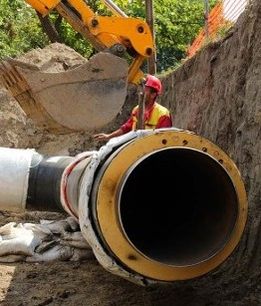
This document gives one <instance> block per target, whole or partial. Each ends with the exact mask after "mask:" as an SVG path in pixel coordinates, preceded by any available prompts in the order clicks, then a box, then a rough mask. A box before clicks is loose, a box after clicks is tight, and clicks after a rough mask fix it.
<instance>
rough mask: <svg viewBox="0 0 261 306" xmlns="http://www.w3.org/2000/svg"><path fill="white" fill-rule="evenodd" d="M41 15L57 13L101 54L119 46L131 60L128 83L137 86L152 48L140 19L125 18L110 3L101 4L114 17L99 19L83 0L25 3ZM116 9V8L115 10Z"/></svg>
mask: <svg viewBox="0 0 261 306" xmlns="http://www.w3.org/2000/svg"><path fill="white" fill-rule="evenodd" d="M25 1H26V2H27V3H28V4H30V5H31V6H32V7H33V8H34V9H35V10H37V11H38V12H39V13H40V14H41V15H42V16H47V15H48V14H49V13H50V12H51V11H52V10H55V11H57V12H58V13H59V14H60V15H61V16H62V17H63V18H64V19H66V20H67V21H68V22H69V23H70V24H71V26H72V27H73V28H74V29H75V30H76V31H77V32H79V33H81V34H82V35H83V37H85V38H86V39H87V40H88V41H90V42H91V43H92V44H93V46H94V47H95V48H96V49H97V50H98V51H102V50H105V49H108V48H112V47H113V46H115V45H122V46H124V47H125V48H126V50H127V51H128V52H129V53H130V54H131V55H132V56H133V57H134V60H133V63H132V64H131V65H130V67H129V72H128V82H129V83H138V82H139V81H140V79H141V77H142V72H141V71H140V66H141V65H142V63H143V61H144V60H145V59H146V58H148V57H149V56H151V54H152V52H153V50H154V46H153V37H152V34H151V31H150V28H149V26H148V24H147V23H146V22H145V21H143V20H142V19H139V18H128V17H127V16H126V15H125V14H124V13H123V12H122V11H121V10H120V9H118V7H117V6H116V5H115V4H114V3H113V2H112V1H111V0H104V1H103V2H104V4H105V5H106V6H107V7H108V8H109V9H110V10H112V12H113V14H114V16H98V15H97V14H95V13H94V12H93V10H92V9H91V8H90V7H89V6H88V5H87V3H86V2H85V1H84V0H67V1H61V0H25ZM115 8H116V9H115Z"/></svg>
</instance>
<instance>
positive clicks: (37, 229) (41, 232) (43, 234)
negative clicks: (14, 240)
mask: <svg viewBox="0 0 261 306" xmlns="http://www.w3.org/2000/svg"><path fill="white" fill-rule="evenodd" d="M23 227H24V228H25V229H27V230H31V231H32V232H33V233H34V235H35V236H37V237H38V238H39V239H41V240H42V241H44V240H48V239H49V240H50V239H51V238H52V236H53V233H52V232H51V230H50V229H49V228H48V227H47V226H44V225H41V224H34V223H24V224H23Z"/></svg>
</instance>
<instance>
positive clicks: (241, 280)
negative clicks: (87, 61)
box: [0, 0, 261, 306]
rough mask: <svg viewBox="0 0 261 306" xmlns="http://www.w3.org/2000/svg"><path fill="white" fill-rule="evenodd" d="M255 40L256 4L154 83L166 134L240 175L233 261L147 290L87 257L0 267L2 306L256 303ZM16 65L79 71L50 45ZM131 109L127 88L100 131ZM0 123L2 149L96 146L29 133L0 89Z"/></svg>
mask: <svg viewBox="0 0 261 306" xmlns="http://www.w3.org/2000/svg"><path fill="white" fill-rule="evenodd" d="M260 33H261V3H260V2H259V0H256V1H254V2H253V3H252V4H251V6H249V8H248V9H247V10H246V11H245V13H244V14H243V15H242V16H241V17H240V18H239V20H238V22H237V24H236V25H235V27H234V28H233V29H232V30H231V31H230V32H229V33H228V36H227V37H225V38H223V39H222V40H220V41H217V42H215V43H213V44H211V45H209V46H207V47H206V48H204V49H203V50H201V51H200V52H199V53H198V54H197V55H196V56H194V57H193V58H192V59H190V60H187V61H186V62H185V63H184V64H183V65H182V66H181V67H180V68H179V69H178V70H176V71H174V72H172V73H170V74H168V75H167V76H164V77H163V82H164V87H165V93H164V95H163V96H162V99H161V102H162V104H164V105H166V106H168V107H169V108H170V109H171V112H172V115H173V118H174V124H175V126H176V127H179V128H184V129H190V130H193V131H194V132H196V133H198V134H200V135H202V136H204V137H206V138H208V139H210V140H212V141H213V142H214V143H216V144H218V145H219V146H220V147H221V148H222V149H223V150H225V151H226V152H227V153H228V154H229V155H230V156H231V157H232V158H233V159H234V161H235V163H236V164H237V166H238V167H239V169H240V171H241V173H242V176H243V179H244V181H245V184H246V189H247V192H248V200H249V218H248V222H247V226H246V230H245V233H244V236H243V238H242V240H241V242H240V244H239V246H238V248H237V250H236V251H235V252H234V253H233V255H232V256H230V258H229V259H228V260H227V261H226V262H225V263H224V264H223V265H222V266H221V267H219V268H218V269H217V270H216V271H214V272H212V273H210V274H209V275H207V276H203V277H201V278H198V279H195V280H190V281H182V282H176V283H174V284H166V285H158V286H153V287H148V288H144V287H139V286H137V285H134V284H132V283H129V282H128V281H126V280H123V279H120V278H118V277H116V276H114V275H111V274H109V273H108V272H106V271H105V270H104V269H103V268H102V267H101V266H100V265H99V264H98V263H97V261H96V260H95V259H94V258H92V259H89V260H88V261H84V262H77V263H75V262H74V263H72V262H52V263H44V264H42V263H41V264H27V263H12V264H1V265H0V304H1V305H16V306H17V305H21V306H22V305H155V306H158V305H191V306H197V305H200V306H201V305H228V306H231V305H260V303H261V302H260V301H261V282H260V279H261V277H260V276H261V235H260V232H261V215H260V208H261V200H260V187H261V186H260V181H261V171H260V167H261V165H260V164H261V161H260V159H261V158H260V155H261V154H260V152H261V141H260V139H261V51H260V50H261V35H260ZM23 60H25V61H28V62H30V63H33V64H37V65H40V66H41V65H43V64H45V65H47V66H48V65H49V66H48V67H49V68H50V69H51V71H55V70H56V71H62V70H65V69H68V67H72V66H74V65H77V64H80V63H81V62H82V61H83V58H82V57H81V56H80V55H78V54H77V53H75V52H74V51H73V50H71V49H70V48H68V47H65V46H62V45H58V44H54V45H51V46H49V47H47V48H45V50H44V51H42V50H32V51H31V52H29V53H28V54H26V55H24V56H23ZM49 68H48V69H49ZM60 69H61V70H60ZM134 104H135V91H134V90H133V89H131V88H130V89H129V94H128V97H127V99H126V102H125V105H124V107H123V111H122V113H121V114H119V115H118V116H117V118H116V119H115V120H114V121H113V122H111V123H110V124H109V125H108V127H107V128H106V130H108V131H111V130H113V129H115V128H116V127H118V125H119V124H120V123H121V122H123V121H124V120H125V119H126V117H127V116H128V113H129V112H130V109H131V108H132V106H133V105H134ZM0 118H1V120H0V145H1V146H5V147H14V148H28V147H30V148H32V147H33V148H35V149H36V150H37V151H38V152H40V153H43V154H49V155H52V154H65V155H75V154H77V153H79V152H82V151H84V150H89V149H90V150H91V149H96V148H98V147H99V146H100V144H98V143H96V142H95V141H93V139H92V134H93V133H95V132H97V131H89V132H82V133H71V134H66V135H55V134H52V133H50V132H48V131H46V130H42V129H40V128H38V127H37V126H36V125H35V124H34V123H33V122H32V121H31V120H30V119H28V118H26V116H25V115H24V113H23V111H22V110H21V109H20V108H19V106H18V105H17V103H16V101H15V100H13V99H12V98H11V97H10V96H8V94H7V92H6V91H5V90H4V89H0ZM63 217H64V215H62V214H54V213H46V212H44V213H43V212H33V213H26V214H17V213H7V212H0V225H2V224H5V223H7V222H10V221H20V220H21V221H24V220H26V221H35V222H37V221H39V219H41V218H45V219H48V218H49V219H57V218H63Z"/></svg>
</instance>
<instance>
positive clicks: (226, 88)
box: [162, 1, 261, 276]
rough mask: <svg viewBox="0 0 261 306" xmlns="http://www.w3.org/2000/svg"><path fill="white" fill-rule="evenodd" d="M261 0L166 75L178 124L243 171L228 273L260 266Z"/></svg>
mask: <svg viewBox="0 0 261 306" xmlns="http://www.w3.org/2000/svg"><path fill="white" fill-rule="evenodd" d="M260 33H261V2H260V1H254V2H253V4H252V5H251V6H250V7H248V9H247V10H246V12H245V13H244V14H243V15H242V16H241V18H240V19H239V20H238V23H237V25H236V26H235V27H234V28H233V29H232V30H231V31H230V32H229V33H228V35H227V36H226V37H225V38H224V39H223V40H221V41H219V42H216V43H212V44H210V45H209V46H207V47H206V48H205V49H203V50H201V51H200V52H199V53H198V54H197V55H196V56H194V57H193V58H191V59H190V60H188V61H186V62H185V63H184V65H182V67H180V68H179V69H177V70H176V71H175V72H173V73H171V74H169V75H167V76H165V77H164V78H163V82H164V86H165V93H164V95H163V97H162V104H165V105H167V106H168V107H169V108H170V109H171V112H172V114H173V118H174V125H175V126H176V127H179V128H184V129H189V130H192V131H194V132H196V133H197V134H200V135H202V136H204V137H206V138H208V139H210V140H211V141H213V142H214V143H216V144H217V145H219V146H220V147H221V148H222V149H223V150H224V151H226V152H227V153H228V154H229V155H230V156H231V157H232V159H233V160H234V161H235V163H236V165H237V166H238V167H239V169H240V171H241V174H242V176H243V179H244V182H245V185H246V189H247V193H248V200H249V218H248V223H247V228H246V230H245V234H244V237H243V239H242V241H241V243H240V246H239V248H238V249H237V252H235V254H234V256H233V257H232V258H233V259H232V260H231V261H230V262H229V264H230V265H231V267H230V268H229V269H227V270H226V271H225V272H224V273H225V274H227V275H226V276H228V275H229V274H230V275H234V273H237V274H240V273H245V274H246V275H249V274H251V273H257V275H259V276H260V269H261V236H260V232H261V214H260V208H261V194H260V189H261V153H260V152H261V141H260V140H261V35H260Z"/></svg>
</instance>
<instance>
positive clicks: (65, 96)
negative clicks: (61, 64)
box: [0, 0, 154, 133]
mask: <svg viewBox="0 0 261 306" xmlns="http://www.w3.org/2000/svg"><path fill="white" fill-rule="evenodd" d="M25 1H26V2H27V3H28V4H29V5H31V6H32V7H33V8H34V9H35V10H36V11H37V12H38V14H40V15H41V16H42V17H45V16H47V15H48V14H50V12H51V11H53V10H55V11H57V12H58V13H59V15H60V16H62V17H63V18H64V19H65V20H67V21H68V22H69V23H70V24H71V25H72V27H73V28H74V29H75V30H76V31H77V32H79V33H81V34H82V36H83V37H85V38H86V39H87V40H88V41H90V42H91V44H92V45H93V46H94V47H95V49H96V50H97V51H102V52H98V53H97V54H96V55H94V56H93V57H92V58H91V59H90V60H89V61H88V62H86V64H83V65H81V66H80V67H76V68H74V69H69V70H66V71H64V72H60V73H51V72H46V71H42V70H41V69H39V68H38V67H35V66H34V65H28V64H25V63H24V62H21V61H19V60H14V59H6V60H4V61H2V62H1V63H0V81H1V83H2V84H3V85H4V87H5V88H7V89H8V91H9V92H10V93H11V94H12V95H13V97H14V98H15V99H16V100H17V101H18V103H19V105H20V106H21V107H22V109H23V110H24V112H25V113H26V114H27V116H28V117H30V118H31V119H33V120H34V121H35V123H36V124H38V125H40V126H43V127H44V128H45V129H48V130H50V131H53V132H56V133H65V132H67V131H68V132H70V131H72V130H73V131H82V130H85V131H86V130H93V129H98V128H101V127H104V126H105V125H106V124H108V123H109V122H111V121H112V120H113V119H114V118H115V117H116V115H117V114H118V113H119V112H120V110H121V108H122V106H123V103H124V101H125V98H126V95H127V84H128V83H134V84H137V83H139V81H140V79H141V78H142V77H143V73H142V71H141V70H140V67H141V65H142V63H143V61H144V60H145V59H146V58H148V57H149V56H150V55H151V54H152V53H153V51H154V50H153V49H154V46H153V38H152V34H151V31H150V28H149V26H148V25H147V24H146V22H144V21H143V20H141V19H138V18H129V17H128V16H126V15H125V14H124V13H123V12H122V11H121V10H120V9H119V8H118V7H117V6H116V5H115V4H114V3H113V2H112V0H102V1H104V3H105V4H106V5H107V6H108V8H109V9H110V10H111V11H112V12H113V16H98V15H97V14H95V13H94V12H93V11H92V9H91V8H90V7H89V6H88V4H87V3H86V1H84V0H66V1H65V0H63V1H61V0H25ZM108 51H109V52H108ZM125 52H128V54H129V55H131V56H132V58H133V61H132V63H131V65H128V64H127V61H126V60H125V59H123V58H121V57H122V56H123V55H124V54H125Z"/></svg>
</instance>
